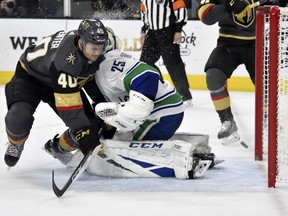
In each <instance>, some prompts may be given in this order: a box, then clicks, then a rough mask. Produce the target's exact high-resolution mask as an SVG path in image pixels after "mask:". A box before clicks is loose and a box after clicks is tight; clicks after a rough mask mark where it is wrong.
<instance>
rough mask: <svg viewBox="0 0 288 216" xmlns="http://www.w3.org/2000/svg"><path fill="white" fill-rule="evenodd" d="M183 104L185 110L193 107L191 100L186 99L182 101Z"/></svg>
mask: <svg viewBox="0 0 288 216" xmlns="http://www.w3.org/2000/svg"><path fill="white" fill-rule="evenodd" d="M183 104H184V106H185V107H186V108H191V107H193V102H192V99H188V100H184V101H183Z"/></svg>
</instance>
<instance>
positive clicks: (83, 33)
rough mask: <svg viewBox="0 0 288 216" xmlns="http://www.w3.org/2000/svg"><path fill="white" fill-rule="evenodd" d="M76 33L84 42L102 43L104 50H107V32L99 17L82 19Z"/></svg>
mask: <svg viewBox="0 0 288 216" xmlns="http://www.w3.org/2000/svg"><path fill="white" fill-rule="evenodd" d="M78 34H79V36H80V38H81V39H82V40H83V41H84V42H85V43H92V44H96V45H101V44H103V45H104V52H105V51H106V50H107V45H108V33H107V31H106V28H105V26H104V25H103V23H102V22H101V21H100V20H99V19H96V18H95V19H85V20H83V21H82V22H81V23H80V25H79V28H78Z"/></svg>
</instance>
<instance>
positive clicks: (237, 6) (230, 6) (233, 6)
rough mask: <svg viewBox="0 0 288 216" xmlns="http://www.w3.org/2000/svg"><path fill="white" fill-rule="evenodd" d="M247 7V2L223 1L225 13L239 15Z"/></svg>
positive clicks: (240, 0) (236, 0) (244, 0)
mask: <svg viewBox="0 0 288 216" xmlns="http://www.w3.org/2000/svg"><path fill="white" fill-rule="evenodd" d="M248 5H249V2H248V1H246V0H225V9H226V11H228V12H233V13H234V14H238V13H240V12H241V11H243V10H244V9H245V8H246V6H248Z"/></svg>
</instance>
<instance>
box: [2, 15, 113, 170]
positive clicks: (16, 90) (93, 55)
mask: <svg viewBox="0 0 288 216" xmlns="http://www.w3.org/2000/svg"><path fill="white" fill-rule="evenodd" d="M107 45H108V33H107V31H106V29H105V27H104V25H103V24H102V22H101V21H100V20H98V19H90V20H89V19H88V20H83V21H82V22H81V23H80V25H79V28H78V30H73V31H69V32H64V31H58V32H56V33H55V34H53V35H50V36H48V37H45V38H43V39H42V40H40V41H38V42H37V43H36V44H35V45H32V46H30V47H28V48H27V49H26V50H25V52H24V53H23V54H22V56H21V57H20V60H19V61H18V64H17V67H16V71H15V75H14V76H13V78H12V80H11V81H10V82H9V83H7V85H6V86H5V94H6V100H7V106H8V112H7V114H6V117H5V123H6V132H7V135H8V140H9V141H8V147H7V151H6V153H5V157H4V160H5V163H6V164H7V165H8V166H9V167H12V166H14V165H15V164H16V163H17V162H18V160H19V158H20V156H21V153H22V151H23V148H24V143H25V141H26V140H27V138H28V136H29V133H30V130H31V127H32V125H33V121H34V117H33V114H34V112H35V110H36V108H37V106H38V105H39V103H40V102H41V101H43V102H45V103H48V104H49V106H50V107H51V108H52V109H53V110H54V111H55V112H56V113H57V114H58V115H59V117H60V118H61V119H62V120H63V122H64V123H65V124H66V126H67V127H68V128H70V129H69V130H67V131H66V132H65V133H63V134H62V135H61V136H60V138H58V137H55V139H54V142H49V143H47V145H45V150H46V151H48V152H49V153H50V154H52V155H53V156H54V157H58V156H60V155H61V157H63V160H66V159H67V158H69V156H70V155H71V156H72V153H70V151H73V150H75V149H76V148H79V149H80V150H81V151H82V152H83V153H84V154H86V153H87V152H88V151H89V150H90V149H91V148H95V147H96V146H97V145H98V144H99V139H98V138H99V137H98V135H97V134H98V133H97V131H98V130H99V127H98V125H99V124H98V119H97V118H96V117H95V114H94V111H93V110H92V108H91V106H90V103H89V102H88V100H87V98H86V96H85V94H84V92H83V91H82V90H81V88H82V87H83V88H84V89H85V90H86V92H87V93H88V94H89V93H90V94H89V96H90V97H91V98H92V99H93V100H94V101H97V100H101V99H99V98H101V94H99V95H98V94H97V92H98V90H97V87H96V84H95V82H94V73H95V71H96V68H97V67H98V65H99V63H100V62H101V61H102V59H103V54H104V53H105V52H106V49H107ZM60 153H61V154H60ZM60 160H61V159H60ZM63 163H65V161H63Z"/></svg>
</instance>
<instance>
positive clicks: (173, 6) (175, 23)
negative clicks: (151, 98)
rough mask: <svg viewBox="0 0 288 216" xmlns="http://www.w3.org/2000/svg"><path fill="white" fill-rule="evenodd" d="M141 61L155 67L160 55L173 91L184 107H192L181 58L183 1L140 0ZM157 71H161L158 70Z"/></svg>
mask: <svg viewBox="0 0 288 216" xmlns="http://www.w3.org/2000/svg"><path fill="white" fill-rule="evenodd" d="M140 9H141V17H142V20H143V22H144V25H143V27H142V29H141V35H140V43H141V45H142V52H141V57H140V61H143V62H146V63H148V64H150V65H152V66H154V67H156V68H157V66H156V65H155V63H156V62H157V61H158V60H159V58H160V56H162V59H163V61H164V64H165V66H166V68H167V71H168V73H169V75H170V77H171V80H172V82H173V84H174V86H175V88H176V90H177V91H178V92H179V93H180V94H181V95H182V97H183V101H184V104H185V105H186V106H187V107H192V106H193V103H192V95H191V92H190V90H189V83H188V80H187V76H186V71H185V65H184V63H183V61H182V59H181V55H180V46H179V44H180V42H181V32H182V27H183V26H184V25H185V24H186V22H187V17H188V14H187V8H186V5H185V2H184V0H141V5H140ZM159 72H160V70H159Z"/></svg>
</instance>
